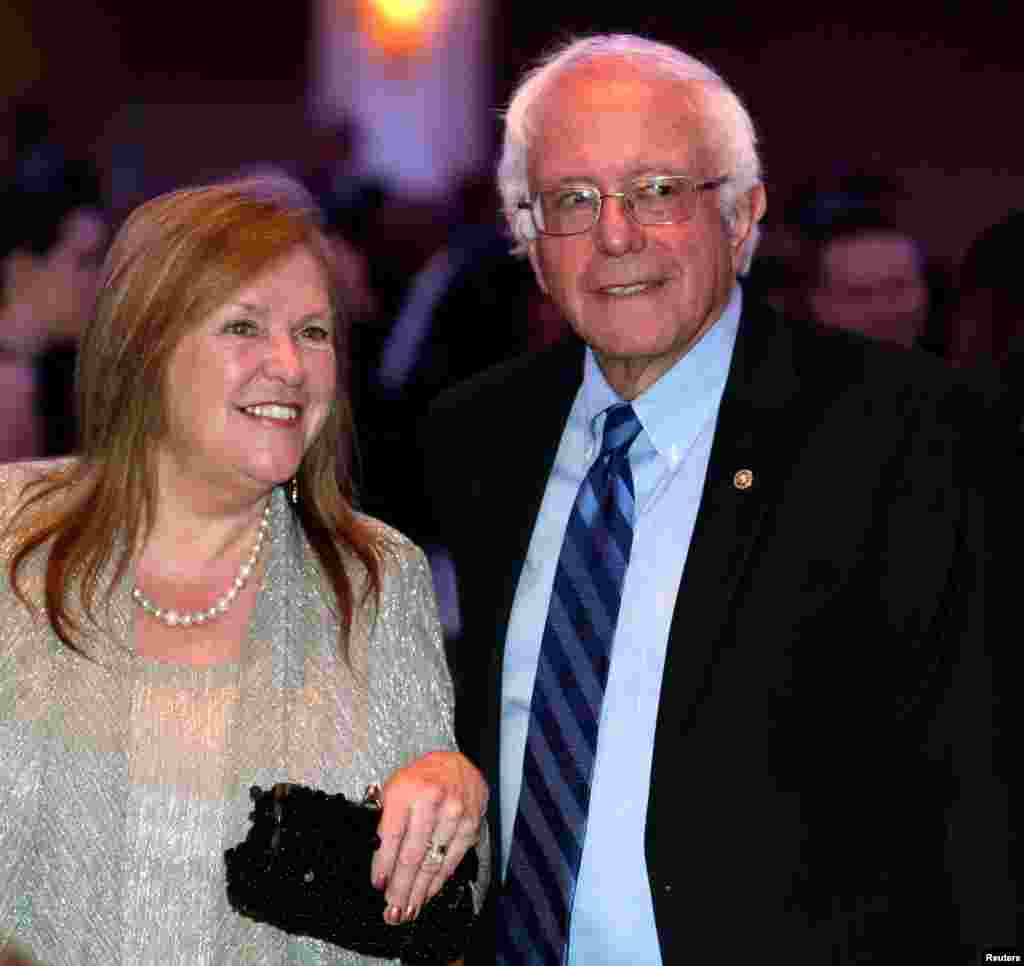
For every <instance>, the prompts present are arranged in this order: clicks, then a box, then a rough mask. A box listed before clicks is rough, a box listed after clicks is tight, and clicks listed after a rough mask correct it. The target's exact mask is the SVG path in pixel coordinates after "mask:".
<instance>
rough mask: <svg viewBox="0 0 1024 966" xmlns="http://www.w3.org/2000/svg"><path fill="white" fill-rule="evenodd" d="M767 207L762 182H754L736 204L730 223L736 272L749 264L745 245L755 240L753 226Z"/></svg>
mask: <svg viewBox="0 0 1024 966" xmlns="http://www.w3.org/2000/svg"><path fill="white" fill-rule="evenodd" d="M767 207H768V196H767V194H766V193H765V190H764V185H763V184H756V185H754V187H753V188H751V189H750V191H748V192H747V193H746V195H745V196H744V197H743V198H741V199H740V200H739V201H738V202H737V204H736V214H735V217H734V218H733V223H732V253H733V264H734V266H735V268H736V272H737V274H738V273H739V272H741V271H743V270H745V269H746V268H747V267H748V266H749V262H750V258H749V253H748V252H746V250H745V249H746V246H747V245H748V244H749V243H751V242H753V241H754V240H755V237H754V226H755V225H756V224H757V223H758V222H759V221H760V220H761V219H762V218H763V217H764V213H765V210H766V209H767Z"/></svg>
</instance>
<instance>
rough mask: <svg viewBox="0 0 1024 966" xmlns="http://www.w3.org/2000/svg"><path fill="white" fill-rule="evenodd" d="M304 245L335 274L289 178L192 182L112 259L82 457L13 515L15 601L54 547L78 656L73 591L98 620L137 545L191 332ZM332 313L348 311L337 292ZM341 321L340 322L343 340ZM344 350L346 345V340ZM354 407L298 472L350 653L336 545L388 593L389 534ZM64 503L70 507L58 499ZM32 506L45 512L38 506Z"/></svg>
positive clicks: (347, 604) (130, 230)
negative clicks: (355, 501)
mask: <svg viewBox="0 0 1024 966" xmlns="http://www.w3.org/2000/svg"><path fill="white" fill-rule="evenodd" d="M297 248H304V249H306V250H307V251H309V252H310V253H311V254H312V255H313V256H314V257H315V258H316V259H317V260H318V262H319V263H320V264H321V266H322V268H323V271H324V278H325V280H326V281H328V282H329V281H330V279H331V270H330V265H331V262H330V258H329V254H328V248H327V242H326V240H325V239H324V237H323V235H322V234H321V231H320V228H319V224H318V213H317V210H316V207H315V205H313V203H312V200H311V198H310V197H309V195H308V193H307V192H306V191H305V189H304V188H302V186H301V185H298V184H297V183H296V182H294V181H291V180H289V179H286V178H281V177H254V178H245V179H237V180H233V181H226V182H221V183H218V184H213V185H206V186H202V187H193V188H184V189H180V190H177V191H173V192H170V193H168V194H165V195H161V196H159V197H157V198H154V199H152V200H150V201H148V202H146V203H145V204H143V205H141V206H140V207H138V208H137V209H135V211H133V212H132V213H131V215H130V216H129V217H128V218H127V220H126V221H125V223H124V225H123V226H122V227H121V230H120V231H119V232H118V234H117V236H116V238H115V239H114V242H113V244H112V246H111V248H110V251H109V252H108V255H107V258H106V262H105V264H104V267H103V273H102V277H103V284H102V288H101V290H100V293H99V296H98V299H97V303H96V311H95V315H94V317H93V319H92V321H91V323H90V324H89V326H88V327H87V329H86V331H85V333H84V337H83V339H82V343H81V347H80V350H79V359H78V371H77V380H76V392H77V398H78V406H79V412H80V414H81V451H80V454H79V459H78V460H75V461H72V462H69V463H67V464H64V465H62V466H61V467H59V468H57V469H55V470H54V471H53V472H51V473H50V474H49V475H48V476H46V477H45V478H44V479H43V480H41V481H40V482H39V483H37V484H34V485H33V487H32V489H31V492H30V493H29V494H28V498H27V500H26V501H25V503H24V504H23V506H22V509H21V511H20V512H19V514H18V517H17V518H16V522H17V524H18V528H17V530H16V543H15V551H14V553H13V555H12V557H11V559H10V564H9V569H10V576H11V582H12V585H13V586H14V588H15V591H16V593H17V594H18V596H19V599H21V600H22V602H23V603H24V604H25V605H26V606H31V605H30V603H29V601H28V598H27V596H26V595H25V593H24V591H23V588H22V587H21V586H20V584H19V583H18V573H19V569H20V567H21V565H22V564H23V562H24V561H25V560H26V559H27V557H28V556H29V555H30V554H32V553H33V552H35V551H37V550H40V549H42V548H43V547H44V546H48V554H49V557H48V561H47V569H46V589H45V609H46V612H47V616H48V618H49V620H50V623H51V625H52V626H53V628H54V630H55V632H56V633H57V635H58V637H60V639H61V640H62V641H63V642H64V643H65V644H66V645H68V646H69V647H71V648H73V649H75V650H81V648H80V647H79V646H78V640H77V639H78V638H79V637H80V634H81V628H80V627H79V625H78V623H77V621H76V619H75V617H74V616H73V612H72V610H71V609H69V606H68V605H69V602H70V598H71V590H72V586H73V584H74V585H76V588H75V589H76V590H77V593H78V596H79V598H80V602H81V605H82V608H83V611H84V613H85V615H86V616H87V617H88V618H89V619H90V620H92V621H94V622H95V607H96V603H97V595H98V592H99V580H100V575H101V573H102V572H103V569H104V568H105V567H106V566H107V565H108V563H109V562H110V561H111V560H112V559H114V560H115V563H116V571H115V580H114V583H113V584H112V585H111V587H110V588H108V593H109V592H110V591H111V590H112V588H113V586H114V585H116V583H117V581H118V580H120V579H121V578H123V577H124V575H125V573H126V571H127V568H128V565H129V562H130V557H131V552H132V548H134V547H136V546H137V541H138V538H139V537H140V536H144V535H145V534H146V532H147V531H148V528H149V526H150V525H151V522H152V520H153V511H154V508H155V460H154V456H155V446H154V444H155V443H156V442H158V441H159V440H160V439H161V438H162V436H163V434H164V433H165V432H166V395H167V372H168V366H169V363H170V359H171V356H172V354H173V352H174V350H175V348H176V347H177V346H178V344H179V343H180V341H181V339H182V338H183V336H184V335H185V334H186V333H187V332H189V331H191V330H192V329H194V328H195V327H196V326H198V325H199V324H200V323H201V322H202V321H203V320H204V319H206V318H208V317H209V316H210V314H212V313H213V312H215V311H216V310H217V309H219V308H220V307H221V306H222V305H224V304H225V303H226V302H227V301H228V300H230V299H231V298H232V297H233V296H234V295H235V294H236V293H237V292H238V291H239V290H240V289H241V288H243V287H245V286H246V285H247V284H249V283H251V282H252V281H253V280H255V279H256V278H257V277H258V276H259V275H261V274H263V273H264V272H266V271H267V270H268V269H269V268H270V267H271V266H272V265H273V264H274V263H275V262H277V261H279V260H280V259H281V258H283V257H284V256H286V255H288V254H289V253H291V252H293V251H294V250H295V249H297ZM328 290H329V291H330V292H331V298H332V303H333V304H332V309H333V310H334V312H335V314H336V315H338V316H339V322H340V315H341V308H342V307H341V306H340V305H338V304H337V296H336V292H335V287H334V286H333V285H330V284H328ZM341 330H342V326H341V325H340V324H339V325H337V326H335V331H336V333H338V334H337V335H336V339H338V340H339V343H340V340H341V338H342V336H341ZM337 348H338V349H339V355H341V354H342V349H343V347H342V346H341V345H340V344H339V345H338V346H337ZM351 436H352V412H351V407H350V405H349V402H348V399H347V397H346V396H345V394H344V392H343V391H339V393H338V398H337V399H336V400H335V401H334V403H333V405H332V406H331V408H330V412H329V414H328V416H327V419H326V421H325V423H324V426H323V428H322V429H321V431H320V433H319V434H318V436H317V437H316V439H315V440H314V441H313V443H312V444H311V445H310V447H309V449H308V450H307V452H306V454H305V456H304V457H303V460H302V464H301V466H300V468H299V471H298V473H297V483H298V488H299V493H300V499H299V503H298V505H297V506H296V508H295V511H296V513H297V514H298V516H299V519H300V521H301V523H302V526H303V529H304V531H305V533H306V536H307V539H309V541H310V544H311V545H312V547H313V549H314V551H315V552H316V554H317V556H318V559H319V561H320V563H321V565H322V567H323V569H324V572H325V574H326V575H327V577H328V579H329V582H330V583H331V585H332V586H333V590H334V595H335V598H336V603H337V605H338V609H339V616H340V618H341V627H342V640H341V641H340V647H341V649H342V652H343V653H347V648H346V641H347V632H348V628H349V626H350V623H351V619H352V612H353V608H354V605H355V602H354V599H353V596H354V595H353V590H352V586H351V584H350V581H349V579H348V576H347V574H346V570H345V566H344V562H343V559H342V551H341V550H340V549H339V544H340V545H341V547H342V548H344V549H345V550H347V551H348V552H349V553H350V554H351V555H354V556H355V557H356V558H357V559H358V560H359V561H360V562H361V563H362V565H363V567H364V568H365V570H366V573H367V576H368V581H367V584H366V587H367V593H370V592H373V593H374V594H376V593H378V592H379V589H380V570H379V554H380V549H381V548H380V546H379V538H378V537H377V536H376V531H375V530H374V529H373V528H372V526H371V525H369V524H368V523H366V522H365V521H364V520H363V519H362V518H361V517H360V516H358V515H357V514H356V513H355V512H354V510H353V508H352V502H351V501H352V492H353V490H352V482H351V473H350V466H349V444H350V441H351ZM58 494H59V495H60V496H61V499H60V500H56V501H53V500H50V499H49V497H51V496H56V495H58ZM31 510H35V511H38V512H28V511H31Z"/></svg>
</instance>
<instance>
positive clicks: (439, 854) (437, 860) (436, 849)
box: [423, 839, 448, 865]
mask: <svg viewBox="0 0 1024 966" xmlns="http://www.w3.org/2000/svg"><path fill="white" fill-rule="evenodd" d="M447 854H448V844H447V843H446V842H438V841H437V840H436V839H431V840H430V845H428V846H427V854H426V855H425V856H424V857H423V861H424V862H429V863H430V864H431V865H440V864H441V863H442V862H444V857H445V856H446V855H447Z"/></svg>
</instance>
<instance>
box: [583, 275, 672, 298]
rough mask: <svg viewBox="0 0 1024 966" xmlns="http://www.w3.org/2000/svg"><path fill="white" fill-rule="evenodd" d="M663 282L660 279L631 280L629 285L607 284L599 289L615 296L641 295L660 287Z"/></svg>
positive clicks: (602, 292) (603, 293)
mask: <svg viewBox="0 0 1024 966" xmlns="http://www.w3.org/2000/svg"><path fill="white" fill-rule="evenodd" d="M662 284H663V283H662V282H661V280H660V279H648V280H647V281H643V282H630V283H629V284H628V285H605V286H602V287H601V288H600V289H598V291H599V292H600V293H601V294H602V295H611V296H612V297H613V298H623V297H625V296H627V295H639V294H641V293H642V292H649V291H650V290H651V289H654V288H658V287H659V286H661V285H662Z"/></svg>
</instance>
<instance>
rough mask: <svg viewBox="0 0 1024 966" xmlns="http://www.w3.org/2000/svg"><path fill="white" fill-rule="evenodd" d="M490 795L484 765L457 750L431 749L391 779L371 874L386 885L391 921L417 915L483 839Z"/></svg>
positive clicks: (382, 886) (378, 883)
mask: <svg viewBox="0 0 1024 966" xmlns="http://www.w3.org/2000/svg"><path fill="white" fill-rule="evenodd" d="M487 798H488V789H487V783H486V782H485V781H484V779H483V776H482V775H481V774H480V771H479V770H478V769H477V768H476V766H475V765H473V763H472V762H471V761H470V760H469V759H468V758H467V757H466V756H465V755H463V754H461V753H459V752H457V751H432V752H430V753H429V754H426V755H424V756H423V757H422V758H419V759H417V760H416V761H414V762H413V763H412V764H410V765H406V766H405V767H404V768H399V769H398V771H396V772H395V773H394V774H393V775H392V776H391V777H390V778H389V779H388V780H387V782H386V783H385V784H384V787H383V789H382V801H383V805H384V812H383V814H382V815H381V819H380V824H379V825H378V826H377V833H378V834H379V835H380V839H381V846H380V848H379V849H378V850H377V853H376V855H375V856H374V858H373V866H372V868H371V875H372V878H373V884H374V885H375V886H376V887H377V888H378V889H384V890H385V892H384V895H385V898H386V899H387V901H388V908H387V910H386V911H385V913H384V918H385V919H386V920H387V921H388V922H390V923H392V924H393V925H394V924H397V923H399V922H406V921H408V920H410V919H415V918H416V916H417V915H419V911H420V909H421V908H422V907H423V903H425V902H426V901H427V900H428V899H432V898H433V897H434V896H435V895H437V893H438V891H439V890H440V888H441V886H442V885H444V882H445V880H446V879H447V878H448V876H450V875H451V874H452V872H453V871H454V870H455V867H456V866H457V865H458V864H459V862H460V861H461V859H462V857H463V856H464V855H465V854H466V852H467V851H468V850H469V848H470V847H471V846H473V845H475V844H476V843H477V841H478V840H479V838H480V823H481V822H482V821H483V819H484V813H485V811H486V809H487Z"/></svg>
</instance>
